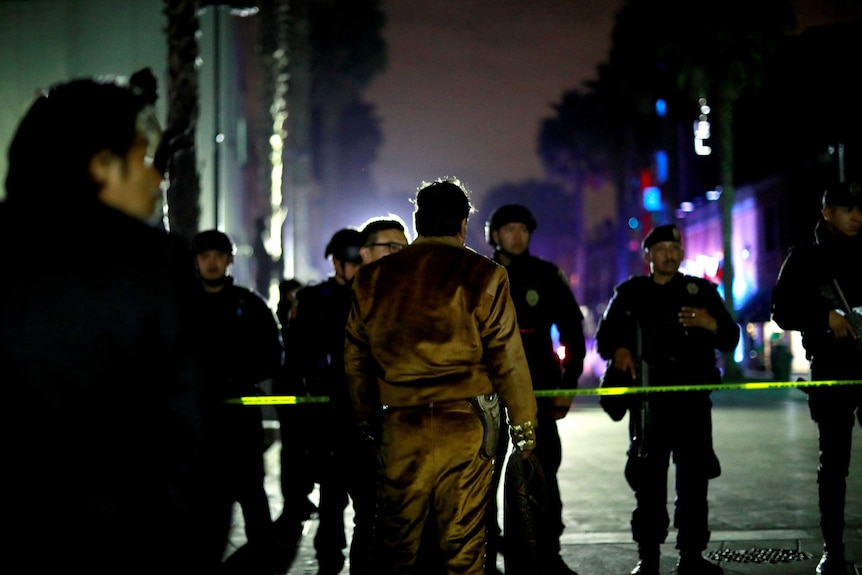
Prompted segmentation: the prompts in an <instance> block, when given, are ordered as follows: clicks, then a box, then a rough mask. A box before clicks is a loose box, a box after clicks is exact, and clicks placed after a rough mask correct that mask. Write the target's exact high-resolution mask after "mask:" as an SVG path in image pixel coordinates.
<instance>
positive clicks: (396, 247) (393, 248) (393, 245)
mask: <svg viewBox="0 0 862 575" xmlns="http://www.w3.org/2000/svg"><path fill="white" fill-rule="evenodd" d="M376 246H380V247H385V248H387V249H388V250H389V253H390V254H394V253H396V252H400V251H401V250H403V249H404V248H406V247H407V244H399V243H398V242H382V243H376V244H368V245H367V246H365V247H368V248H373V247H376Z"/></svg>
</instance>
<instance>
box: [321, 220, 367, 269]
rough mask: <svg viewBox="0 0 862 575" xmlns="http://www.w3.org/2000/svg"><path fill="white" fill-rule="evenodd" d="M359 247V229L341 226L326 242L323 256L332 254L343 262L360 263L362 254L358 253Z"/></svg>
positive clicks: (360, 239) (360, 238)
mask: <svg viewBox="0 0 862 575" xmlns="http://www.w3.org/2000/svg"><path fill="white" fill-rule="evenodd" d="M361 247H362V234H361V233H360V232H359V230H354V229H353V228H342V229H340V230H338V231H337V232H335V233H334V234H333V235H332V238H331V239H330V240H329V243H328V244H326V250H325V251H324V252H323V257H325V258H328V257H329V256H332V257H334V258H338V259H339V260H341V261H342V262H344V263H353V264H360V263H362V256H360V255H359V248H361Z"/></svg>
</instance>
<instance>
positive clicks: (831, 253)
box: [772, 220, 862, 555]
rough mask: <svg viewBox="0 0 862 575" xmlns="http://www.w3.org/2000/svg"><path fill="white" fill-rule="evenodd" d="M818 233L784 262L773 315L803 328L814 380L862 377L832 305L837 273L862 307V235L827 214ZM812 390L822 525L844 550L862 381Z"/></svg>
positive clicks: (860, 356) (833, 546)
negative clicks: (832, 324)
mask: <svg viewBox="0 0 862 575" xmlns="http://www.w3.org/2000/svg"><path fill="white" fill-rule="evenodd" d="M814 236H815V240H814V242H813V243H811V244H807V245H803V246H799V247H796V248H794V249H792V250H791V251H790V253H789V254H788V256H787V259H786V260H785V262H784V265H783V266H782V267H781V272H780V274H779V276H778V282H777V284H776V286H775V290H774V291H773V301H772V316H773V319H774V320H775V322H776V323H778V325H779V326H781V328H782V329H787V330H798V331H801V332H802V345H803V346H804V347H805V355H806V357H807V358H808V359H809V360H810V362H811V378H812V379H813V380H862V352H860V347H859V343H858V342H857V341H855V340H854V339H853V338H844V339H841V340H837V339H836V338H835V337H834V336H833V334H832V332H831V331H830V330H829V324H828V316H829V311H830V310H833V309H842V308H843V306H842V305H841V302H840V300H839V298H838V296H837V294H836V292H835V290H834V288H833V286H832V281H833V279H834V280H837V282H838V285H839V286H840V289H841V291H842V292H843V293H844V297H845V298H846V299H847V302H848V303H849V305H850V307H851V308H856V309H857V310H858V309H859V307H860V306H862V277H860V276H859V262H860V261H862V236H856V237H854V238H847V237H840V236H833V235H832V234H830V233H829V229H828V227H827V225H826V221H825V220H821V221H820V222H819V223H818V225H817V226H816V228H815V232H814ZM860 336H862V334H860ZM806 391H807V392H808V405H809V407H810V410H811V416H812V418H813V419H814V421H816V422H817V428H818V432H819V440H820V464H819V467H818V470H817V482H818V486H819V494H820V526H821V529H822V531H823V538H824V542H825V544H826V549H827V551H832V550H835V551H838V553H837V554H838V555H841V554H843V543H842V539H843V532H844V501H845V494H846V489H847V482H846V477H847V474H848V472H849V469H850V447H851V442H852V436H853V427H854V425H855V424H856V421H855V420H854V419H856V420H860V423H862V419H860V418H862V386H859V385H853V386H840V387H812V388H807V389H806ZM854 414H855V418H854Z"/></svg>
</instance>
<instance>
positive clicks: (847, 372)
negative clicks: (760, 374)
mask: <svg viewBox="0 0 862 575" xmlns="http://www.w3.org/2000/svg"><path fill="white" fill-rule="evenodd" d="M860 261H862V237H860V236H857V237H855V238H845V237H840V236H834V235H832V234H831V233H830V231H829V228H828V226H827V224H826V221H825V220H820V222H819V223H818V224H817V226H816V227H815V231H814V241H813V242H811V243H808V244H804V245H800V246H797V247H794V248H793V249H791V250H790V252H789V253H788V255H787V258H786V259H785V261H784V264H783V265H782V266H781V271H780V272H779V275H778V281H777V283H776V285H775V289H774V290H773V293H772V318H773V319H774V320H775V322H776V323H777V324H778V325H779V326H781V328H782V329H786V330H796V331H800V332H802V345H803V346H804V347H805V354H806V357H808V359H809V360H811V370H812V376H813V377H814V379H826V380H829V379H860V378H862V356H860V353H859V352H858V348H857V347H856V342H855V341H854V340H853V339H852V338H845V339H841V340H836V339H835V337H834V336H833V335H832V332H831V331H830V330H829V311H830V310H833V309H842V308H843V306H842V304H841V302H840V300H839V298H838V296H837V294H836V291H835V288H834V286H833V284H832V282H833V280H837V282H838V285H839V286H840V288H841V291H842V292H843V293H844V297H845V298H846V299H847V302H848V303H849V305H850V307H851V308H854V307H855V308H858V307H860V306H862V276H860V275H859V268H860V266H859V262H860Z"/></svg>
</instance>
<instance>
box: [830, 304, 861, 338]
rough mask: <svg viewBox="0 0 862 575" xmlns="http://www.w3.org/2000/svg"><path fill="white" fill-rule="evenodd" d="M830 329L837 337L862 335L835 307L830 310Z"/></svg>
mask: <svg viewBox="0 0 862 575" xmlns="http://www.w3.org/2000/svg"><path fill="white" fill-rule="evenodd" d="M829 329H830V330H831V331H832V333H833V334H835V339H843V338H845V337H852V338H857V337H860V334H858V333H855V332H854V331H853V325H852V324H851V323H850V321H849V320H848V319H847V318H846V317H844V316H843V315H841V314H840V313H838V312H837V311H836V310H834V309H831V310H829Z"/></svg>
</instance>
